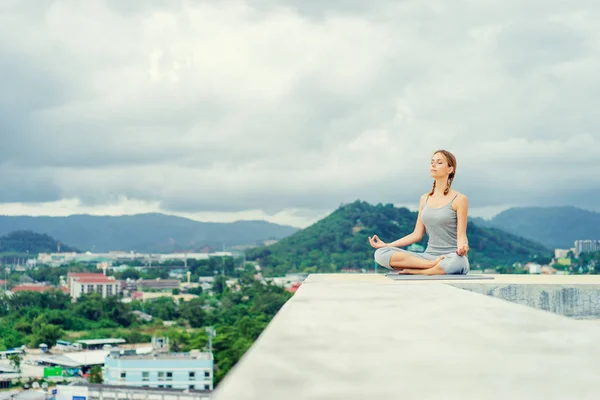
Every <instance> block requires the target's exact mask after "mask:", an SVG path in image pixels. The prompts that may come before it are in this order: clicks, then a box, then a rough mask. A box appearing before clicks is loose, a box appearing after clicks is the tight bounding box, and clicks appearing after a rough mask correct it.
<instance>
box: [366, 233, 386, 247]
mask: <svg viewBox="0 0 600 400" xmlns="http://www.w3.org/2000/svg"><path fill="white" fill-rule="evenodd" d="M369 244H371V247H374V248H376V249H380V248H382V247H385V246H387V243H385V242H384V241H382V240H381V239H379V238H378V237H377V235H373V236H372V237H369Z"/></svg>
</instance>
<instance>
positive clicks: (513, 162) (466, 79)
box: [0, 0, 600, 215]
mask: <svg viewBox="0 0 600 400" xmlns="http://www.w3.org/2000/svg"><path fill="white" fill-rule="evenodd" d="M325 3H326V4H324V3H323V2H316V1H315V2H309V1H299V0H288V1H284V2H279V3H277V6H273V5H272V4H273V3H272V2H243V1H232V2H226V3H212V2H192V1H159V0H155V1H151V2H118V1H112V0H111V1H100V0H97V1H90V2H85V3H80V2H73V1H68V0H55V1H49V0H48V1H44V2H39V3H37V2H36V4H35V7H34V5H33V3H27V5H26V3H25V2H6V4H4V5H2V6H0V7H2V8H0V11H2V12H0V22H1V23H0V76H2V77H3V80H4V81H5V84H3V91H2V92H0V105H1V107H0V139H1V140H2V146H0V156H2V159H3V160H4V164H2V165H0V173H1V174H2V175H4V176H6V175H10V174H12V175H13V176H15V177H17V178H15V179H12V180H11V181H10V182H8V183H7V184H9V185H10V187H11V193H10V195H7V194H5V195H4V197H2V198H1V199H0V201H2V202H9V201H10V202H19V201H22V202H28V201H52V200H58V199H61V198H78V199H80V200H81V201H82V202H83V204H90V205H102V204H103V203H108V202H111V201H114V199H118V198H121V197H126V198H129V199H136V200H145V201H148V202H158V203H159V204H160V205H161V207H162V208H163V209H164V210H166V211H180V212H195V211H214V212H219V211H220V212H233V211H241V210H254V209H260V210H263V211H264V212H266V213H269V214H277V213H278V212H280V211H281V210H283V209H297V210H300V211H296V212H297V213H298V214H299V215H301V214H302V213H306V215H316V214H320V213H321V212H322V210H327V209H331V208H333V207H337V206H338V205H339V204H340V203H344V202H350V201H353V200H354V199H357V198H360V199H364V200H367V201H371V202H374V203H377V202H383V203H396V204H414V203H415V201H416V200H417V199H418V196H419V195H420V194H422V193H424V192H425V191H427V190H428V189H429V187H430V178H429V176H428V173H427V171H428V162H429V157H430V155H431V151H433V150H435V149H437V148H448V149H450V150H451V151H454V152H455V153H456V155H457V156H458V160H459V168H458V174H457V179H456V181H455V185H456V188H457V189H459V190H462V191H464V192H465V193H467V194H468V195H469V197H470V199H471V207H480V208H485V207H499V206H503V205H533V204H540V205H552V204H573V205H578V206H581V207H587V208H592V209H597V207H598V206H597V205H596V204H595V202H593V201H591V200H590V199H593V198H594V197H597V196H598V195H600V173H599V172H600V167H598V165H597V163H596V161H595V159H596V158H597V156H596V154H595V149H597V148H598V144H599V142H600V135H599V133H598V129H599V127H600V115H599V114H598V113H597V112H596V111H595V105H596V104H597V103H598V101H599V100H600V90H599V89H600V82H599V80H598V78H597V71H598V70H599V69H600V56H599V54H600V53H599V52H598V48H599V46H600V33H599V32H598V31H597V30H596V29H595V28H594V27H595V26H596V25H597V22H600V21H598V20H599V19H600V18H599V17H598V16H599V15H600V13H599V11H600V5H598V4H596V3H594V2H578V3H577V7H575V6H574V5H567V4H566V3H565V4H563V2H559V1H551V2H542V1H533V2H528V3H527V4H523V3H522V2H518V1H516V0H513V1H508V2H503V3H497V2H481V3H477V4H473V3H472V2H467V1H453V2H445V3H441V2H433V1H432V2H419V3H415V2H391V1H390V2H388V1H386V2H377V3H376V5H371V4H368V3H367V2H363V1H352V2H348V1H344V2H341V1H340V2H333V1H332V2H325ZM578 7H579V8H578ZM91 15H93V19H92V18H91V17H90V16H91ZM22 179H25V180H26V181H27V182H29V183H30V184H27V185H19V184H18V183H19V182H22ZM302 210H304V211H302Z"/></svg>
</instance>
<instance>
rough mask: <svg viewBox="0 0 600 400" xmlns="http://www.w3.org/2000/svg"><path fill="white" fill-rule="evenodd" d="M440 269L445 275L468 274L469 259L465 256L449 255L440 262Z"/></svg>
mask: <svg viewBox="0 0 600 400" xmlns="http://www.w3.org/2000/svg"><path fill="white" fill-rule="evenodd" d="M440 267H442V268H443V269H444V271H446V274H447V275H460V274H462V275H464V274H466V273H468V272H469V259H468V258H467V257H466V256H459V255H458V254H449V255H447V256H446V257H445V258H444V259H443V260H442V262H441V263H440Z"/></svg>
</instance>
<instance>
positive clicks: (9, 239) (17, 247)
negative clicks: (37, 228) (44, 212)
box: [0, 231, 78, 255]
mask: <svg viewBox="0 0 600 400" xmlns="http://www.w3.org/2000/svg"><path fill="white" fill-rule="evenodd" d="M58 242H59V241H58V240H56V239H54V238H52V237H50V236H48V235H45V234H39V233H34V232H30V231H15V232H11V233H9V234H7V235H4V236H1V237H0V253H5V254H6V253H13V254H30V255H34V254H38V253H54V252H56V251H57V248H58ZM60 251H61V252H71V251H78V250H77V249H75V248H74V247H70V246H66V245H65V244H63V243H61V244H60Z"/></svg>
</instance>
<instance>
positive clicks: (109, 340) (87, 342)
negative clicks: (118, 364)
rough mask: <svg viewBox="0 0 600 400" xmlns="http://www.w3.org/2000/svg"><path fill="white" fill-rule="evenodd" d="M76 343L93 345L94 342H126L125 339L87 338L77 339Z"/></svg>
mask: <svg viewBox="0 0 600 400" xmlns="http://www.w3.org/2000/svg"><path fill="white" fill-rule="evenodd" d="M76 343H81V344H85V345H87V346H93V345H95V344H120V343H126V341H125V339H120V338H119V339H114V338H109V339H89V340H78V341H77V342H76Z"/></svg>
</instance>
